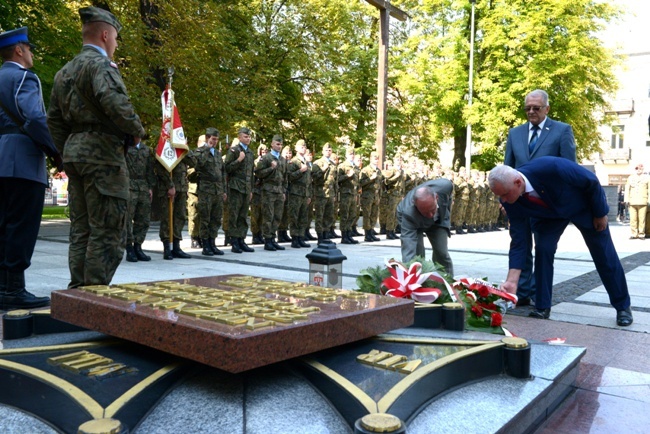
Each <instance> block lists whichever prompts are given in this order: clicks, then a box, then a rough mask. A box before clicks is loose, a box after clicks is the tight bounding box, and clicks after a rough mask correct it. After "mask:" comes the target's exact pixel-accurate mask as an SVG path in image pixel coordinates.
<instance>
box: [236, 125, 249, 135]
mask: <svg viewBox="0 0 650 434" xmlns="http://www.w3.org/2000/svg"><path fill="white" fill-rule="evenodd" d="M237 134H247V135H249V136H250V135H251V130H250V128H247V127H241V128H240V129H239V130H237Z"/></svg>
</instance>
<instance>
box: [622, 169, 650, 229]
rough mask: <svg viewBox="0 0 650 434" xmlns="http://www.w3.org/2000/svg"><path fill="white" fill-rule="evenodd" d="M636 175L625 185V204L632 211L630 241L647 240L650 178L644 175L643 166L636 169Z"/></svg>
mask: <svg viewBox="0 0 650 434" xmlns="http://www.w3.org/2000/svg"><path fill="white" fill-rule="evenodd" d="M634 171H635V173H633V174H632V175H630V176H629V177H628V178H627V182H626V184H625V204H626V205H629V210H630V230H631V231H632V232H631V234H630V239H631V240H633V239H635V238H636V239H639V240H643V239H645V236H646V233H645V226H646V221H645V219H646V210H647V207H648V183H649V182H650V178H648V175H645V174H644V173H643V164H637V165H636V166H635V167H634Z"/></svg>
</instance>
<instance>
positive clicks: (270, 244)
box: [264, 238, 276, 252]
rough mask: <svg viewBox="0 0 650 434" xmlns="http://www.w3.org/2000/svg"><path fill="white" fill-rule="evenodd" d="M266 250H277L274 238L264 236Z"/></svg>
mask: <svg viewBox="0 0 650 434" xmlns="http://www.w3.org/2000/svg"><path fill="white" fill-rule="evenodd" d="M264 250H268V251H270V252H275V251H276V248H275V246H274V245H273V238H264Z"/></svg>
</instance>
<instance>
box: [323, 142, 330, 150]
mask: <svg viewBox="0 0 650 434" xmlns="http://www.w3.org/2000/svg"><path fill="white" fill-rule="evenodd" d="M325 149H332V145H330V144H329V143H325V144H324V145H323V151H324V150H325Z"/></svg>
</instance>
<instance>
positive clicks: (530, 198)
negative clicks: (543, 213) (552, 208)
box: [523, 193, 548, 208]
mask: <svg viewBox="0 0 650 434" xmlns="http://www.w3.org/2000/svg"><path fill="white" fill-rule="evenodd" d="M523 196H524V198H525V199H526V200H528V202H530V203H534V204H535V205H539V206H543V207H544V208H548V204H547V203H546V202H544V200H543V199H542V198H541V197H537V196H533V195H532V194H530V193H524V194H523Z"/></svg>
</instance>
